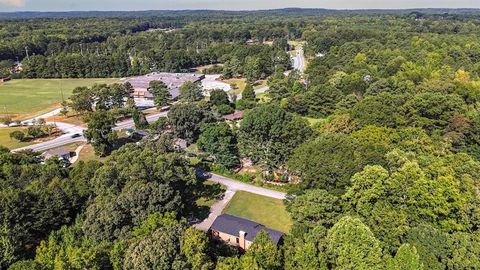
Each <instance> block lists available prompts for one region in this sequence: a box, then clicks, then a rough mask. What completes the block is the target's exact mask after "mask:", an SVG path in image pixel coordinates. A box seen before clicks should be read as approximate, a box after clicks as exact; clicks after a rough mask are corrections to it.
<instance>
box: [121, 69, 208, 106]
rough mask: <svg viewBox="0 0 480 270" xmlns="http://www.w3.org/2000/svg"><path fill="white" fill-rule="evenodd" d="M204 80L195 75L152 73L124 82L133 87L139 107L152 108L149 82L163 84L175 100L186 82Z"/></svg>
mask: <svg viewBox="0 0 480 270" xmlns="http://www.w3.org/2000/svg"><path fill="white" fill-rule="evenodd" d="M204 78H205V75H203V74H195V73H168V72H153V73H150V74H147V75H143V76H137V77H131V78H128V79H126V80H125V81H124V82H128V83H130V84H131V85H132V87H133V89H134V90H133V91H134V92H133V98H134V100H135V102H136V104H137V106H140V107H153V106H154V104H153V95H152V93H151V92H150V91H149V88H150V82H151V81H162V82H164V83H165V84H166V85H167V87H168V89H169V91H170V94H171V95H172V99H176V98H177V97H178V96H179V95H180V86H182V84H183V83H185V82H186V81H190V82H194V83H195V82H199V81H201V80H203V79H204Z"/></svg>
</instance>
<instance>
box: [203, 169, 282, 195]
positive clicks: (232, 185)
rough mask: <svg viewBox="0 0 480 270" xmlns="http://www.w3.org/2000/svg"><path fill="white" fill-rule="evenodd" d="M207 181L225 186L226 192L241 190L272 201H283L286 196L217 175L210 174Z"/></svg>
mask: <svg viewBox="0 0 480 270" xmlns="http://www.w3.org/2000/svg"><path fill="white" fill-rule="evenodd" d="M208 180H210V181H213V182H215V183H219V184H222V185H224V186H227V188H228V190H232V191H238V190H242V191H246V192H250V193H254V194H258V195H262V196H265V197H270V198H274V199H279V200H284V199H285V198H286V196H287V194H286V193H284V192H280V191H275V190H271V189H266V188H262V187H257V186H253V185H249V184H246V183H243V182H239V181H236V180H233V179H230V178H227V177H224V176H221V175H218V174H213V173H212V174H211V177H210V178H209V179H208Z"/></svg>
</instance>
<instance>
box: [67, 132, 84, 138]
mask: <svg viewBox="0 0 480 270" xmlns="http://www.w3.org/2000/svg"><path fill="white" fill-rule="evenodd" d="M78 137H82V134H80V133H75V134H73V135H72V136H70V138H72V139H74V138H78Z"/></svg>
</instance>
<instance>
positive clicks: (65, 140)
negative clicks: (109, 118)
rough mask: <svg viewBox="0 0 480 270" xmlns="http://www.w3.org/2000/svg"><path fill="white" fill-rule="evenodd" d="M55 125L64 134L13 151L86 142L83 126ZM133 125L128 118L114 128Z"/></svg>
mask: <svg viewBox="0 0 480 270" xmlns="http://www.w3.org/2000/svg"><path fill="white" fill-rule="evenodd" d="M167 114H168V112H161V113H157V114H152V115H148V116H147V120H148V121H149V122H154V121H156V120H157V119H158V118H160V117H165V116H167ZM47 124H53V123H47ZM56 125H57V127H58V128H59V129H61V130H62V131H63V132H64V133H65V134H63V135H62V136H60V137H58V138H56V139H53V140H50V141H48V142H42V143H37V144H33V145H29V146H26V147H22V148H18V149H14V150H13V152H18V151H22V150H27V149H32V150H34V151H36V152H41V151H45V150H48V149H52V148H57V147H60V146H64V145H67V144H71V143H75V142H86V141H87V140H86V139H85V138H84V137H83V135H82V134H83V131H84V130H85V128H84V127H80V126H75V125H71V124H66V123H61V122H57V123H56ZM134 126H135V124H134V123H133V120H131V119H129V120H125V121H122V122H119V123H117V125H116V127H115V130H119V129H128V128H133V127H134ZM74 134H80V135H81V136H80V137H76V138H72V135H74Z"/></svg>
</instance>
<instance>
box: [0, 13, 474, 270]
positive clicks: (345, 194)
mask: <svg viewBox="0 0 480 270" xmlns="http://www.w3.org/2000/svg"><path fill="white" fill-rule="evenodd" d="M105 25H110V26H111V27H105ZM151 28H171V29H175V30H173V31H166V32H162V31H148V29H151ZM479 31H480V18H479V17H478V16H477V15H475V14H473V15H472V14H470V15H461V14H460V15H459V14H454V15H449V14H441V13H439V14H422V13H418V12H402V13H399V14H366V13H363V12H362V13H355V12H345V13H341V12H338V14H330V13H326V14H310V13H303V12H300V11H299V12H298V13H295V11H294V10H291V11H288V12H285V11H284V12H278V13H277V12H274V11H272V12H270V13H268V12H267V13H257V12H252V13H248V12H245V13H242V12H238V13H232V14H228V13H227V14H225V15H218V16H204V15H203V13H199V15H197V16H195V14H194V13H188V15H187V14H184V16H183V17H182V16H178V17H177V18H175V19H173V18H171V17H168V16H165V17H161V16H159V17H145V18H143V17H139V18H129V17H125V18H123V17H122V18H121V17H118V18H104V17H101V18H88V19H78V18H62V19H60V18H59V19H38V18H37V19H28V20H22V21H20V20H13V19H12V20H3V21H0V36H1V37H2V39H1V41H0V59H2V60H5V61H13V60H15V58H16V57H19V58H20V59H23V63H24V67H25V69H24V71H23V72H22V73H20V74H18V76H25V77H32V78H37V77H38V78H43V77H95V76H126V75H132V74H141V73H146V72H149V71H151V70H167V71H185V70H189V69H190V68H192V67H194V66H196V65H203V64H210V63H224V64H225V67H226V68H224V69H223V70H222V72H224V73H225V75H230V76H234V77H235V76H246V75H247V74H246V73H248V74H250V71H251V69H252V68H259V71H257V72H256V73H255V74H257V76H254V77H256V78H254V79H259V78H267V77H268V85H269V87H270V88H269V90H268V91H267V92H266V96H264V97H262V98H258V97H255V94H254V92H253V88H252V87H251V85H247V87H246V89H245V91H244V93H243V99H242V100H239V101H235V102H231V101H230V100H229V99H228V96H227V95H226V94H225V93H224V92H223V91H220V92H217V93H212V97H211V98H210V100H209V101H206V100H204V99H202V98H201V97H196V96H195V95H192V94H191V93H192V91H193V90H194V89H193V88H194V87H192V88H191V89H190V88H188V87H185V89H183V90H182V92H181V95H180V99H179V102H178V104H175V105H173V106H172V108H171V109H170V111H169V114H168V119H167V118H160V119H159V120H158V121H156V122H154V123H146V120H145V118H144V116H143V115H142V113H140V112H138V111H134V113H133V114H134V118H135V121H136V124H137V126H140V125H141V126H142V127H143V128H147V129H148V130H149V131H150V132H151V133H154V134H155V133H157V134H163V133H165V131H167V130H169V131H171V132H172V133H173V136H175V137H178V138H182V139H185V140H186V141H188V142H189V143H195V142H196V143H197V145H198V147H199V149H200V150H201V151H203V152H205V153H206V154H207V155H208V158H207V159H208V161H209V162H210V163H211V162H213V163H214V165H212V166H213V167H222V168H223V169H225V170H232V171H233V170H235V169H236V168H238V167H239V166H240V164H241V160H242V159H247V158H248V159H250V160H251V161H252V162H253V163H254V164H256V165H258V166H260V167H261V168H262V169H263V176H264V177H265V179H267V180H273V181H281V182H287V181H288V182H289V185H288V186H287V188H288V190H289V194H288V198H287V200H286V201H285V204H286V206H287V209H288V211H289V212H290V214H291V217H292V219H293V221H294V225H293V228H292V230H291V231H290V232H289V233H288V234H287V235H285V237H284V241H283V244H281V245H280V246H276V245H275V244H273V242H271V241H270V239H269V238H268V236H267V235H265V234H260V235H259V236H258V237H257V238H256V239H255V241H254V244H253V245H252V248H250V249H249V250H248V251H247V252H245V253H242V254H241V253H239V252H238V251H237V250H235V249H233V248H230V247H228V246H224V245H222V244H220V243H217V242H215V241H212V240H210V239H209V238H208V237H207V235H206V234H205V233H203V232H200V231H197V230H195V229H193V228H192V227H191V222H190V221H191V220H192V217H193V216H195V214H196V213H198V211H199V206H198V205H197V203H196V200H197V199H198V198H200V197H202V196H204V195H205V194H204V192H205V190H204V186H203V180H202V179H200V178H199V177H198V175H197V174H196V173H195V169H196V168H195V166H194V165H193V164H192V162H191V160H189V159H188V158H187V157H185V155H184V153H183V152H182V151H179V150H177V149H174V148H173V147H172V139H173V137H172V135H171V134H163V135H161V136H160V139H159V140H158V141H156V142H148V143H143V144H140V145H136V144H126V145H125V146H123V147H121V148H120V149H118V150H115V151H113V152H112V150H113V149H114V148H115V147H114V145H115V143H114V141H115V140H116V139H117V138H115V137H114V136H111V135H112V134H113V133H112V128H113V126H114V124H115V119H116V118H115V117H116V116H117V115H116V114H118V112H116V109H118V108H113V107H115V106H114V105H115V104H113V103H112V102H110V100H113V99H115V98H116V96H118V95H120V94H121V95H123V94H122V93H125V91H126V90H128V89H127V88H122V87H121V85H114V86H110V87H108V86H95V87H93V88H91V89H88V88H82V89H77V90H76V91H75V94H74V96H73V97H72V100H71V102H73V104H72V106H74V108H73V109H74V110H76V111H77V112H79V113H82V114H84V115H85V118H86V121H87V123H88V129H87V131H86V135H87V137H88V138H89V140H91V141H92V142H94V146H95V148H96V150H97V153H99V154H101V155H109V154H110V152H111V154H110V156H109V157H107V158H106V161H105V162H103V163H100V162H97V161H90V162H87V163H84V162H80V163H78V164H76V165H75V166H72V167H71V168H64V166H63V165H62V164H61V163H59V162H57V161H55V160H49V161H47V162H46V163H45V164H42V163H41V161H40V159H39V157H38V154H36V153H31V152H20V153H10V152H9V151H8V149H1V150H0V183H1V185H0V221H1V222H0V267H1V268H5V269H6V268H8V269H14V270H17V269H202V270H207V269H220V270H223V269H249V270H251V269H289V270H293V269H398V270H400V269H402V270H403V269H404V270H414V269H425V270H426V269H438V270H443V269H480V230H479V224H480V107H479V105H480V45H479V44H480V37H479V36H478V33H479ZM247 40H255V41H258V42H257V43H258V44H255V45H247V44H246V41H247ZM285 40H299V41H305V48H304V49H305V51H306V56H307V59H308V62H309V63H308V67H307V70H306V72H305V74H304V75H302V74H299V73H297V72H291V73H290V74H289V75H284V73H283V72H284V71H285V70H286V69H287V68H288V65H289V64H287V63H286V62H288V61H289V60H288V57H287V56H286V52H285V48H283V46H278V44H284V42H283V41H285ZM263 41H274V42H273V45H269V44H264V43H263ZM80 44H82V46H80ZM25 46H28V47H29V48H30V51H31V52H32V54H31V55H29V58H28V59H27V58H26V55H25V53H24V52H23V50H24V47H25ZM18 48H19V49H18ZM33 52H35V55H33ZM285 57H286V58H285ZM247 59H249V60H248V61H247ZM253 60H256V61H253ZM252 63H254V64H252ZM159 87H160V86H159ZM160 88H161V87H160ZM102 89H103V90H102ZM122 89H123V90H122ZM192 89H193V90H192ZM116 90H119V91H116ZM120 90H122V91H120ZM124 90H125V91H124ZM119 93H120V94H119ZM100 94H102V95H103V96H101V97H103V99H101V101H104V102H105V106H101V107H99V108H96V109H93V108H92V106H90V104H91V103H93V100H94V99H95V98H98V97H99V96H100ZM84 97H86V98H84ZM121 97H123V96H121ZM117 99H118V100H122V98H117ZM85 101H86V102H87V104H86V105H87V106H76V105H78V104H80V103H82V104H84V102H85ZM89 102H90V103H89ZM77 103H78V104H77ZM84 105H85V104H84ZM107 105H111V106H110V107H112V108H110V107H109V106H107ZM119 106H121V102H119ZM229 109H230V111H231V110H233V109H237V110H240V109H241V110H245V116H244V118H243V120H242V121H241V122H240V124H239V126H238V127H236V126H233V127H231V126H229V125H228V124H227V123H225V121H224V119H223V118H222V117H221V115H222V114H224V112H225V111H229ZM142 117H143V118H142ZM312 119H313V120H315V121H313V123H312V121H311V120H312ZM309 120H310V121H311V122H309ZM92 138H93V139H92ZM195 165H198V163H196V164H195ZM200 165H204V163H200ZM205 166H206V165H205ZM206 167H207V166H206ZM246 203H249V202H246Z"/></svg>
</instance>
